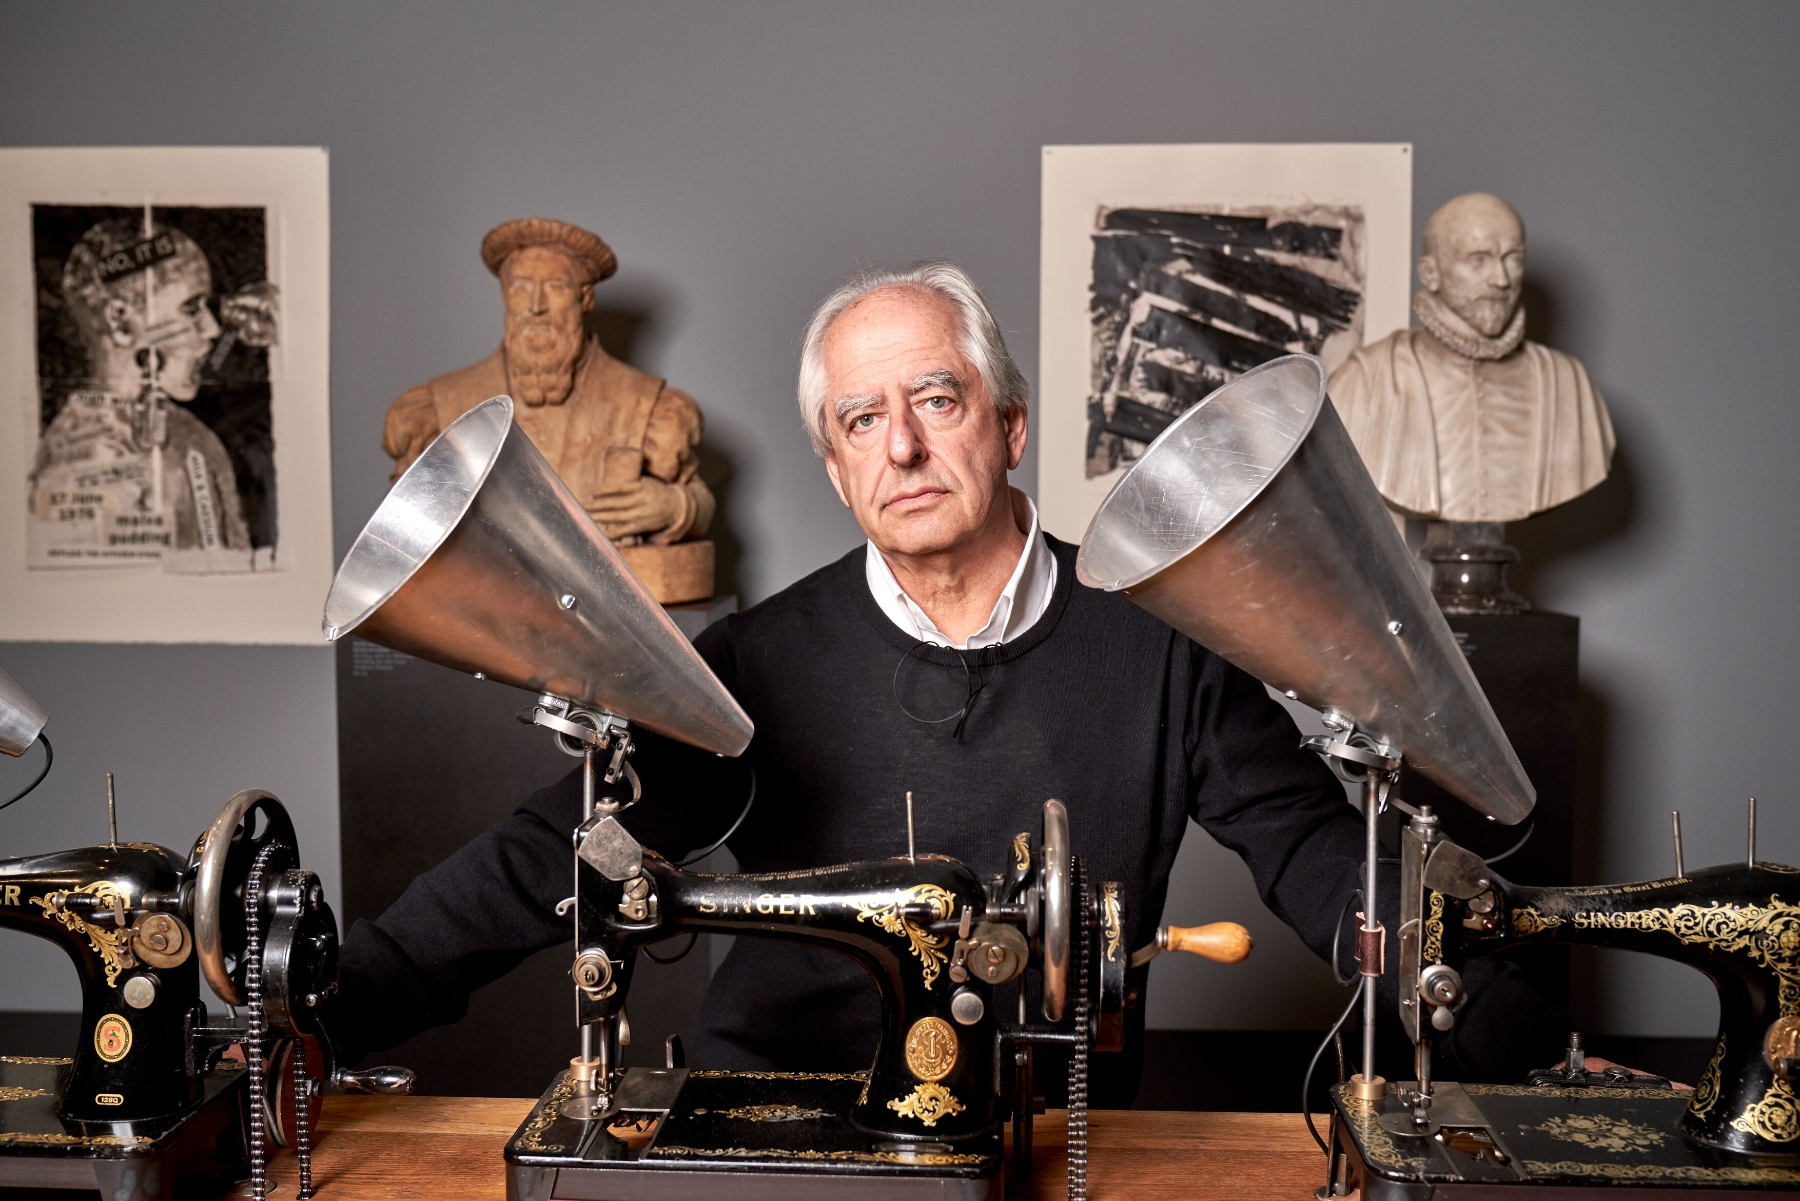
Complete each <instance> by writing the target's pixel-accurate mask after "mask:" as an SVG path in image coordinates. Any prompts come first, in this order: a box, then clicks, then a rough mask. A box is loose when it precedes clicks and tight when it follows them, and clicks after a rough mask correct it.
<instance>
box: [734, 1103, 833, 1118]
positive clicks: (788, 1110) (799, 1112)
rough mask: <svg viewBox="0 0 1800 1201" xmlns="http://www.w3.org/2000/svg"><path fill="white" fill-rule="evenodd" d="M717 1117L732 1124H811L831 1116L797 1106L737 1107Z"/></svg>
mask: <svg viewBox="0 0 1800 1201" xmlns="http://www.w3.org/2000/svg"><path fill="white" fill-rule="evenodd" d="M719 1116H720V1117H723V1118H730V1119H731V1120H732V1121H734V1122H812V1121H816V1120H818V1119H819V1118H828V1117H830V1116H831V1115H830V1114H829V1113H827V1112H826V1111H825V1110H823V1109H802V1108H801V1107H800V1106H798V1105H739V1106H737V1107H736V1108H733V1109H721V1110H720V1111H719Z"/></svg>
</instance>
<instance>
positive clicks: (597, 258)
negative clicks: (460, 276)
mask: <svg viewBox="0 0 1800 1201" xmlns="http://www.w3.org/2000/svg"><path fill="white" fill-rule="evenodd" d="M531 246H547V247H549V248H550V249H552V250H560V251H562V252H563V253H564V254H566V255H568V256H569V257H570V258H571V259H573V260H574V261H575V263H576V265H577V266H579V267H580V268H581V269H582V270H583V272H585V273H586V276H587V278H586V279H585V280H584V281H583V282H585V283H589V284H596V283H599V282H600V281H601V280H603V279H605V278H606V277H607V276H609V275H611V274H612V273H613V272H615V271H617V270H618V269H619V260H618V259H617V258H615V257H613V252H612V247H610V246H608V245H607V244H606V243H605V242H603V241H601V240H600V236H599V235H598V234H591V233H589V232H588V231H587V230H585V229H582V228H581V227H580V226H579V225H570V224H569V223H568V222H567V221H557V220H555V219H554V218H551V217H521V218H520V219H519V220H517V221H508V222H506V223H505V224H502V225H496V226H494V228H492V229H490V230H488V232H487V237H485V238H483V239H481V261H482V262H483V263H486V264H487V269H488V270H489V271H492V272H493V273H494V274H495V275H499V274H500V265H501V264H502V263H504V262H506V256H507V255H509V254H511V253H513V251H515V250H524V249H526V248H527V247H531Z"/></svg>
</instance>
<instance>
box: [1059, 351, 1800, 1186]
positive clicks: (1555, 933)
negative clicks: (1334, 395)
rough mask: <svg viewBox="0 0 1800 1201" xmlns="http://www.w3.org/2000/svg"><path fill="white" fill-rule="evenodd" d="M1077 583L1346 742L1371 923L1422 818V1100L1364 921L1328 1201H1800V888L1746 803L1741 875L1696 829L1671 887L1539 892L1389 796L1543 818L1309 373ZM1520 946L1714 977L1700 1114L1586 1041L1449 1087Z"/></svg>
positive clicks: (1142, 506) (1142, 474)
mask: <svg viewBox="0 0 1800 1201" xmlns="http://www.w3.org/2000/svg"><path fill="white" fill-rule="evenodd" d="M1077 570H1078V572H1079V574H1080V576H1081V579H1082V581H1083V582H1084V583H1087V584H1090V585H1092V586H1097V587H1104V588H1107V589H1110V590H1122V591H1124V592H1125V593H1126V594H1127V595H1128V596H1130V597H1131V599H1132V600H1134V601H1136V602H1137V603H1138V604H1140V605H1142V606H1143V607H1144V608H1145V609H1147V610H1149V611H1150V612H1152V613H1154V614H1156V615H1157V616H1158V617H1161V618H1162V619H1163V620H1164V621H1167V622H1168V623H1169V624H1170V625H1172V626H1174V627H1175V628H1176V629H1179V630H1181V631H1182V632H1183V633H1186V634H1188V635H1189V636H1191V637H1193V638H1194V639H1196V640H1197V641H1199V642H1201V643H1203V644H1204V645H1206V646H1208V647H1210V648H1211V649H1213V650H1215V651H1217V652H1218V653H1219V654H1221V655H1223V656H1224V657H1225V658H1226V659H1228V660H1230V661H1231V662H1233V663H1235V664H1236V665H1237V666H1239V667H1241V668H1243V669H1244V670H1246V671H1248V672H1250V673H1251V674H1252V675H1255V676H1257V677H1258V678H1259V679H1261V680H1262V681H1264V682H1265V683H1266V684H1269V685H1270V686H1272V687H1274V688H1276V689H1279V690H1281V691H1284V692H1285V693H1286V694H1287V695H1288V696H1289V697H1291V698H1295V699H1298V700H1300V701H1302V702H1304V703H1306V704H1308V705H1311V706H1313V707H1314V708H1317V709H1319V710H1321V712H1322V713H1323V715H1324V719H1325V725H1326V727H1327V729H1328V730H1329V731H1330V733H1329V734H1327V735H1325V736H1322V737H1317V738H1311V739H1308V740H1307V741H1306V745H1308V746H1309V747H1310V748H1311V749H1313V750H1316V751H1318V752H1319V753H1321V754H1323V755H1325V756H1326V757H1327V759H1328V761H1329V762H1330V763H1331V764H1332V766H1333V768H1334V770H1336V771H1337V772H1338V774H1339V775H1340V776H1341V777H1343V778H1344V779H1346V780H1349V781H1351V782H1354V783H1359V784H1361V785H1362V789H1363V808H1364V813H1365V818H1366V821H1367V838H1366V844H1365V862H1364V867H1363V886H1362V895H1363V897H1365V898H1368V897H1374V896H1376V895H1378V893H1377V888H1376V884H1377V879H1376V872H1377V863H1378V855H1379V843H1378V840H1377V834H1376V825H1375V821H1376V818H1377V816H1378V815H1379V813H1380V811H1381V810H1382V809H1384V808H1385V807H1387V806H1388V805H1390V804H1391V805H1395V806H1398V807H1399V808H1400V809H1402V810H1403V811H1404V812H1406V813H1407V814H1408V815H1409V816H1410V820H1409V821H1408V823H1407V825H1406V826H1405V828H1404V829H1403V831H1402V834H1401V847H1400V926H1399V929H1398V931H1397V939H1396V941H1397V965H1396V966H1397V968H1398V977H1399V993H1400V1001H1399V1009H1400V1018H1401V1021H1402V1024H1403V1025H1404V1027H1405V1029H1406V1032H1407V1035H1408V1037H1409V1038H1410V1039H1411V1040H1412V1042H1413V1046H1414V1065H1415V1075H1416V1077H1417V1078H1416V1079H1414V1080H1408V1081H1401V1082H1398V1083H1390V1082H1387V1081H1384V1080H1382V1079H1381V1078H1380V1077H1379V1076H1377V1075H1375V1072H1374V1063H1375V1035H1374V1029H1375V1016H1376V995H1375V987H1374V985H1375V981H1376V980H1378V979H1379V978H1380V977H1381V976H1382V975H1383V974H1384V973H1385V965H1386V962H1387V954H1388V951H1387V942H1388V932H1387V931H1386V930H1384V929H1383V928H1382V926H1381V924H1380V923H1379V921H1377V920H1376V916H1375V906H1374V905H1372V904H1366V903H1365V904H1364V905H1363V912H1362V913H1361V914H1359V915H1358V918H1359V922H1358V929H1357V931H1356V934H1357V958H1358V960H1359V965H1360V974H1361V976H1362V981H1361V986H1360V987H1361V993H1360V996H1361V1001H1362V1006H1363V1013H1364V1024H1363V1046H1362V1064H1363V1070H1362V1071H1361V1072H1360V1073H1358V1074H1356V1075H1353V1076H1352V1077H1351V1078H1350V1079H1349V1081H1348V1082H1346V1083H1344V1084H1341V1085H1339V1086H1337V1087H1336V1088H1335V1089H1334V1090H1333V1094H1332V1096H1333V1112H1332V1135H1331V1147H1330V1156H1329V1173H1330V1181H1329V1183H1328V1185H1327V1188H1326V1190H1323V1192H1326V1193H1329V1194H1331V1195H1342V1194H1345V1193H1348V1192H1350V1191H1351V1190H1353V1189H1361V1191H1362V1193H1361V1195H1362V1196H1363V1197H1364V1198H1365V1199H1367V1201H1399V1199H1402V1198H1404V1199H1406V1201H1424V1199H1425V1198H1435V1197H1454V1196H1461V1195H1471V1196H1472V1195H1474V1193H1473V1192H1468V1191H1467V1190H1469V1189H1475V1190H1477V1191H1479V1192H1480V1195H1481V1196H1483V1197H1493V1196H1497V1195H1498V1191H1499V1190H1502V1189H1508V1188H1514V1187H1516V1188H1518V1189H1520V1190H1528V1189H1529V1190H1535V1191H1534V1192H1531V1193H1529V1194H1528V1193H1526V1192H1524V1191H1521V1192H1520V1195H1521V1196H1522V1197H1523V1196H1526V1195H1531V1196H1551V1195H1554V1196H1567V1195H1571V1193H1572V1192H1573V1191H1575V1190H1580V1189H1585V1188H1590V1187H1598V1188H1618V1187H1624V1186H1642V1187H1655V1188H1658V1189H1682V1188H1697V1189H1703V1190H1721V1191H1722V1190H1735V1189H1782V1190H1793V1189H1800V1095H1797V1094H1796V1091H1795V1086H1796V1084H1797V1083H1800V869H1795V868H1790V867H1782V866H1779V865H1776V864H1769V863H1758V862H1756V858H1755V833H1754V831H1755V808H1754V802H1752V807H1751V850H1750V853H1749V855H1748V857H1747V862H1746V863H1745V865H1743V866H1730V867H1717V868H1708V869H1705V870H1702V871H1697V872H1693V873H1684V872H1683V868H1682V864H1681V861H1680V859H1681V853H1680V831H1679V824H1677V828H1676V871H1675V875H1674V876H1673V877H1669V878H1666V879H1661V880H1650V881H1644V882H1641V883H1636V884H1623V885H1616V886H1611V887H1594V888H1526V887H1521V886H1518V885H1513V884H1510V883H1508V882H1507V881H1506V880H1504V879H1502V878H1501V876H1500V875H1499V873H1497V872H1495V871H1493V870H1492V869H1491V868H1490V867H1488V865H1487V864H1486V863H1484V862H1483V861H1482V860H1481V859H1480V858H1479V857H1478V856H1476V855H1474V854H1472V853H1471V852H1469V851H1467V850H1465V849H1463V848H1462V847H1459V846H1457V845H1456V844H1455V843H1453V842H1451V841H1450V840H1449V839H1447V838H1445V837H1444V836H1443V834H1442V833H1441V832H1440V829H1439V823H1438V818H1437V816H1436V815H1435V814H1433V813H1432V812H1431V811H1430V809H1429V808H1428V807H1427V808H1420V809H1414V808H1413V807H1411V806H1409V805H1406V804H1405V802H1404V801H1403V800H1402V799H1401V798H1400V797H1398V796H1396V795H1394V792H1393V789H1394V785H1395V783H1396V782H1397V780H1398V773H1399V767H1400V762H1401V759H1402V757H1403V756H1404V757H1405V758H1406V759H1407V760H1408V761H1410V762H1411V763H1412V765H1413V766H1414V767H1416V768H1417V769H1418V770H1419V771H1420V772H1421V773H1422V774H1424V775H1426V776H1428V777H1430V778H1431V779H1432V780H1433V781H1435V782H1436V783H1438V784H1440V785H1441V786H1442V787H1444V788H1445V789H1446V790H1447V791H1449V792H1450V793H1452V794H1453V795H1455V796H1457V797H1458V798H1460V799H1461V800H1463V801H1464V802H1466V803H1467V804H1469V805H1470V806H1471V807H1473V808H1474V809H1475V810H1476V811H1477V812H1479V813H1482V814H1485V815H1486V816H1488V817H1489V818H1491V819H1494V820H1496V821H1500V822H1503V823H1506V824H1513V823H1516V822H1518V821H1520V820H1522V819H1523V818H1524V817H1525V816H1526V815H1527V814H1528V813H1529V812H1530V810H1531V807H1532V805H1533V804H1534V802H1535V794H1534V791H1533V789H1532V786H1531V783H1530V781H1529V780H1528V779H1527V778H1526V776H1525V773H1524V771H1523V770H1522V768H1521V767H1520V765H1519V761H1518V758H1517V757H1516V756H1515V755H1514V753H1513V750H1512V747H1511V745H1510V743H1509V742H1508V740H1507V738H1506V736H1505V734H1504V732H1503V731H1502V730H1501V728H1500V725H1499V722H1498V721H1497V720H1496V719H1495V717H1494V714H1493V711H1492V709H1491V708H1490V707H1489V705H1488V703H1487V700H1486V698H1485V697H1484V696H1483V694H1482V692H1481V689H1480V687H1479V686H1478V685H1477V683H1476V682H1475V678H1474V676H1473V674H1472V673H1471V672H1470V670H1469V667H1468V665H1467V663H1466V662H1465V660H1464V658H1463V656H1462V654H1461V653H1460V651H1459V650H1458V649H1457V646H1456V643H1455V641H1454V638H1453V636H1452V634H1451V632H1450V630H1449V628H1448V626H1447V624H1446V623H1445V621H1444V619H1443V617H1442V615H1441V614H1440V613H1439V611H1438V608H1437V606H1436V605H1435V604H1433V603H1432V600H1431V597H1430V595H1429V594H1428V593H1427V592H1426V590H1425V588H1424V585H1423V583H1422V582H1421V581H1420V580H1419V577H1418V576H1417V574H1416V573H1415V571H1414V570H1413V567H1412V564H1411V561H1410V556H1409V555H1408V554H1407V551H1406V547H1405V544H1404V543H1403V542H1402V540H1401V538H1400V536H1399V533H1398V531H1397V530H1396V529H1395V528H1394V525H1393V522H1392V520H1391V519H1390V517H1389V515H1388V513H1387V511H1386V508H1385V507H1384V505H1383V504H1382V501H1381V498H1380V495H1379V494H1378V493H1377V492H1376V490H1375V486H1374V484H1373V482H1371V480H1370V478H1369V475H1368V472H1367V470H1366V469H1365V468H1364V467H1363V465H1362V461H1361V459H1360V458H1359V457H1358V455H1357V452H1356V450H1355V447H1354V446H1353V445H1352V444H1351V442H1350V440H1349V437H1348V435H1347V434H1346V433H1345V431H1344V428H1343V426H1342V424H1341V423H1340V422H1339V420H1338V417H1337V414H1336V411H1335V410H1334V409H1333V408H1332V406H1331V404H1330V403H1329V401H1328V399H1327V398H1326V395H1325V372H1324V369H1323V367H1322V365H1321V364H1320V363H1319V362H1318V360H1317V359H1314V358H1312V357H1310V356H1305V355H1294V356H1289V357H1286V358H1282V359H1277V360H1275V361H1273V362H1271V363H1268V364H1265V365H1263V366H1261V367H1258V368H1255V369H1254V370H1251V371H1249V372H1246V373H1245V374H1244V375H1242V376H1239V377H1238V378H1237V379H1236V380H1234V381H1232V382H1231V383H1229V384H1227V385H1226V386H1225V387H1223V388H1221V389H1219V390H1218V391H1216V392H1214V393H1213V394H1212V395H1211V396H1209V397H1208V398H1207V399H1206V400H1204V401H1203V402H1201V404H1199V405H1197V406H1195V407H1194V408H1193V409H1191V410H1189V411H1188V412H1187V413H1186V414H1184V415H1183V416H1182V417H1181V418H1180V419H1179V420H1177V421H1176V422H1175V423H1174V424H1173V425H1171V426H1170V427H1169V428H1168V429H1167V430H1166V431H1165V432H1164V433H1163V434H1162V435H1161V436H1160V437H1158V438H1157V440H1156V441H1155V442H1154V443H1153V444H1152V445H1151V446H1150V447H1149V448H1148V449H1147V450H1146V451H1145V453H1144V455H1143V457H1142V458H1140V459H1139V460H1138V462H1137V463H1136V464H1135V465H1134V466H1133V467H1132V468H1131V470H1129V471H1128V472H1126V474H1125V475H1124V476H1123V477H1122V478H1121V479H1120V481H1119V483H1118V484H1117V485H1116V486H1115V487H1114V489H1113V491H1112V493H1111V494H1110V495H1109V496H1108V497H1107V499H1106V501H1105V502H1104V503H1103V504H1102V506H1101V508H1100V510H1099V511H1098V512H1097V513H1096V515H1095V517H1094V521H1093V524H1092V525H1091V526H1090V528H1089V530H1088V534H1087V537H1086V538H1085V539H1084V540H1083V543H1082V549H1081V555H1080V559H1079V561H1078V569H1077ZM1527 942H1553V943H1555V942H1560V943H1579V944H1585V945H1588V946H1605V947H1618V948H1623V949H1627V950H1636V951H1643V952H1645V953H1647V954H1652V955H1658V956H1661V957H1663V958H1668V959H1674V960H1677V961H1679V962H1684V963H1689V964H1692V965H1693V966H1695V967H1697V968H1699V969H1700V970H1702V971H1704V972H1705V973H1706V974H1707V975H1708V976H1709V977H1710V978H1711V979H1712V980H1713V982H1714V984H1715V985H1716V986H1717V988H1718V990H1719V1009H1720V1031H1719V1038H1718V1042H1717V1044H1716V1045H1715V1048H1714V1051H1713V1057H1712V1062H1711V1064H1710V1065H1709V1066H1708V1068H1707V1070H1706V1074H1705V1075H1704V1076H1703V1077H1702V1079H1701V1081H1700V1085H1699V1087H1698V1088H1697V1089H1696V1090H1694V1091H1692V1092H1684V1091H1676V1090H1674V1089H1672V1088H1670V1087H1668V1082H1667V1081H1665V1080H1661V1079H1659V1078H1654V1077H1638V1076H1634V1075H1633V1074H1631V1073H1629V1072H1623V1071H1616V1070H1615V1071H1610V1072H1592V1071H1589V1070H1587V1068H1586V1065H1585V1063H1584V1062H1583V1057H1582V1054H1581V1050H1580V1044H1579V1041H1578V1040H1577V1041H1576V1043H1575V1045H1574V1046H1572V1047H1571V1049H1570V1055H1569V1059H1568V1062H1567V1063H1566V1064H1565V1066H1564V1067H1563V1068H1561V1069H1557V1070H1554V1071H1552V1070H1545V1071H1541V1072H1537V1073H1534V1074H1533V1080H1532V1081H1531V1082H1529V1083H1527V1082H1520V1083H1519V1084H1506V1085H1481V1084H1456V1083H1450V1082H1445V1081H1434V1080H1433V1079H1432V1073H1431V1061H1432V1054H1431V1053H1432V1045H1433V1042H1434V1041H1435V1040H1437V1039H1441V1038H1443V1037H1445V1036H1447V1035H1448V1034H1449V1033H1450V1032H1451V1031H1453V1030H1454V1029H1455V1026H1456V1022H1457V1016H1458V1013H1459V1011H1460V1010H1461V1009H1462V1007H1463V1005H1464V1004H1465V1002H1466V1000H1467V996H1466V992H1465V987H1464V983H1463V977H1462V968H1463V966H1464V964H1465V963H1466V961H1467V959H1468V958H1469V957H1470V956H1472V955H1477V954H1483V953H1487V952H1490V951H1494V950H1498V949H1501V948H1503V947H1508V946H1516V945H1519V944H1521V943H1527ZM1352 1003H1353V1004H1354V1000H1353V1002H1352ZM1348 1014H1349V1009H1346V1010H1345V1015H1346V1017H1347V1016H1348ZM1459 1190H1461V1191H1459ZM1546 1190H1548V1191H1546ZM1707 1195H1709V1196H1710V1195H1715V1194H1714V1193H1712V1192H1708V1194H1707Z"/></svg>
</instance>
